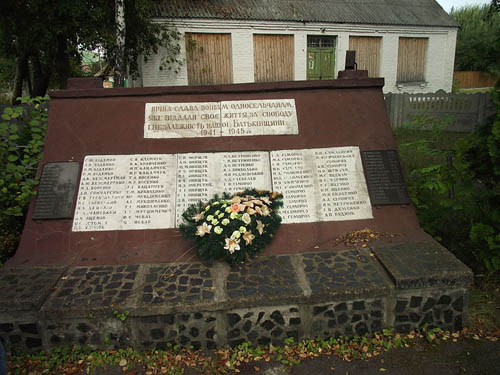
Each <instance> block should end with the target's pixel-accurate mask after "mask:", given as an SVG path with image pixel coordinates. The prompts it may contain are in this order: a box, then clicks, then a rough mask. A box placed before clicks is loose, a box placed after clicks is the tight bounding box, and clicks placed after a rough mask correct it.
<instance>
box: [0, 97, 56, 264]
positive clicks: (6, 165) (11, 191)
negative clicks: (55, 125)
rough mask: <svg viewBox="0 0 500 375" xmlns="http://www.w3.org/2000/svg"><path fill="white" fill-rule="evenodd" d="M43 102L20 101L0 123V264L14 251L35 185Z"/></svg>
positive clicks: (44, 121) (44, 118)
mask: <svg viewBox="0 0 500 375" xmlns="http://www.w3.org/2000/svg"><path fill="white" fill-rule="evenodd" d="M46 100H47V98H41V97H38V98H21V99H20V102H21V105H18V106H14V107H6V108H4V110H3V113H2V115H1V121H0V262H3V261H5V259H6V258H8V257H9V256H11V255H12V254H13V252H14V251H15V248H16V247H17V242H18V238H19V235H20V232H21V230H22V225H23V223H24V215H25V214H26V210H27V208H28V205H29V203H30V200H31V197H32V196H33V194H34V192H33V188H34V187H35V186H36V185H37V184H38V180H37V179H36V171H37V168H38V163H39V162H40V159H41V157H42V150H43V142H44V138H45V130H46V128H47V117H48V114H47V105H46V104H45V102H46Z"/></svg>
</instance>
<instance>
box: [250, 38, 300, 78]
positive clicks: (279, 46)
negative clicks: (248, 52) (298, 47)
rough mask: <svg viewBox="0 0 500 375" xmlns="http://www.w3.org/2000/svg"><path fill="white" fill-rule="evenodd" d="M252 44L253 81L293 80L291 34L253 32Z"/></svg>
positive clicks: (292, 40) (292, 42) (292, 41)
mask: <svg viewBox="0 0 500 375" xmlns="http://www.w3.org/2000/svg"><path fill="white" fill-rule="evenodd" d="M253 44H254V80H255V82H273V81H291V80H293V71H294V70H293V69H294V67H293V64H294V58H293V56H294V50H293V48H294V46H293V44H294V39H293V35H268V34H255V35H254V38H253Z"/></svg>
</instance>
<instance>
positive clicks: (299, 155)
mask: <svg viewBox="0 0 500 375" xmlns="http://www.w3.org/2000/svg"><path fill="white" fill-rule="evenodd" d="M271 165H272V168H273V189H274V190H275V191H280V192H282V193H283V197H284V198H283V201H284V205H283V208H282V209H281V211H280V215H281V216H282V218H283V223H307V222H315V221H341V220H359V219H370V218H372V217H373V216H372V211H371V205H370V200H369V198H368V191H367V188H366V182H365V179H364V175H363V167H362V164H361V158H360V154H359V148H358V147H332V148H323V149H308V150H282V151H272V152H271Z"/></svg>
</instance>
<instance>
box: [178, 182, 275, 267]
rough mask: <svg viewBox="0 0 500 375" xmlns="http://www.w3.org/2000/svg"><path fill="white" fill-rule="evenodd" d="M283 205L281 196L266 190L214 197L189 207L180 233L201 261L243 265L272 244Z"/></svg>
mask: <svg viewBox="0 0 500 375" xmlns="http://www.w3.org/2000/svg"><path fill="white" fill-rule="evenodd" d="M282 205H283V197H282V195H281V194H280V193H274V192H270V191H266V190H255V189H251V190H245V191H243V192H241V193H236V194H234V195H232V196H231V195H229V194H227V193H223V194H222V197H219V196H218V195H215V196H214V198H212V199H211V200H210V201H209V202H208V203H202V202H199V203H196V204H193V205H191V206H189V207H188V208H187V209H186V211H184V213H183V214H182V217H183V218H184V223H182V224H181V225H180V226H179V231H180V232H181V233H182V234H183V236H184V238H186V239H189V240H191V241H193V242H195V244H196V252H197V253H198V255H199V256H200V257H201V258H202V259H209V260H210V259H221V258H223V259H224V260H226V261H227V262H229V263H231V264H234V263H242V262H244V261H246V260H247V259H249V258H253V257H255V256H256V255H258V254H259V253H261V252H262V250H263V249H264V247H265V246H266V245H267V244H268V243H270V242H271V240H272V238H273V236H274V233H275V232H276V231H277V230H278V228H279V226H280V224H281V217H280V216H279V215H278V213H277V211H278V209H279V208H280V207H281V206H282Z"/></svg>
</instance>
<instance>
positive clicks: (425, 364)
mask: <svg viewBox="0 0 500 375" xmlns="http://www.w3.org/2000/svg"><path fill="white" fill-rule="evenodd" d="M499 360H500V341H496V342H492V341H487V340H474V339H470V338H468V339H461V340H459V341H458V342H456V343H454V342H444V343H438V344H435V343H432V344H430V343H427V342H426V341H423V340H422V341H418V342H416V343H415V344H414V345H412V346H411V347H410V348H400V349H393V350H390V351H388V352H386V353H383V354H381V355H380V356H378V357H373V358H371V359H369V360H366V361H365V360H353V361H351V362H347V361H344V360H342V359H340V358H338V357H336V356H321V357H318V358H312V359H307V360H304V361H303V362H301V363H300V364H299V365H296V366H294V367H292V369H291V370H287V369H286V368H283V367H282V366H281V364H277V363H272V362H269V363H265V364H263V363H254V364H247V365H245V366H244V367H242V368H240V371H241V372H240V374H241V375H246V374H265V375H279V374H281V375H284V374H287V375H288V374H289V375H316V374H321V375H322V374H342V375H372V374H391V375H458V374H477V375H488V374H500V364H499ZM255 367H257V368H258V371H256V370H257V369H256V368H255ZM190 373H192V374H196V373H199V372H198V371H194V370H193V371H192V372H190Z"/></svg>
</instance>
